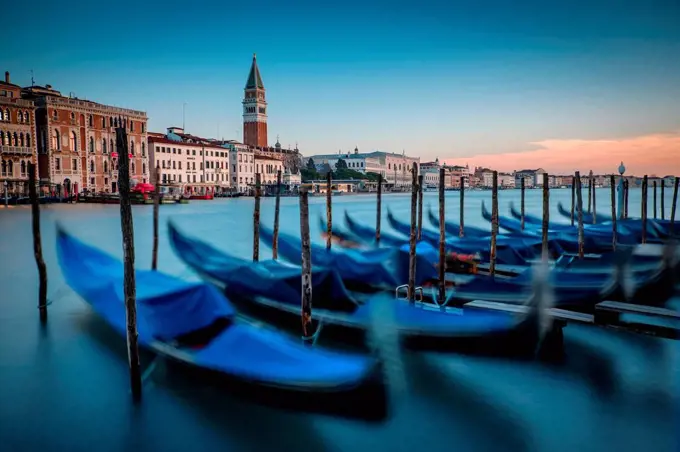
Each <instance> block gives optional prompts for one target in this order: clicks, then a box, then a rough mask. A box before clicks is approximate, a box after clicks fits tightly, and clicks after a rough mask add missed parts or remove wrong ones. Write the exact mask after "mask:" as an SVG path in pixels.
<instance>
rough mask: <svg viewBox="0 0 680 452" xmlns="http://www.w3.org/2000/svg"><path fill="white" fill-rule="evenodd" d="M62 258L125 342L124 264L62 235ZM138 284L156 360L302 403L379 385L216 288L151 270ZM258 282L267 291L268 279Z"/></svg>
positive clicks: (341, 356)
mask: <svg viewBox="0 0 680 452" xmlns="http://www.w3.org/2000/svg"><path fill="white" fill-rule="evenodd" d="M57 254H58V259H59V264H60V266H61V270H62V272H63V274H64V277H65V279H66V281H67V283H68V284H69V285H70V286H71V287H72V288H73V290H74V291H75V292H76V293H77V294H78V295H80V296H81V297H82V298H83V299H84V300H85V301H86V302H88V303H89V304H90V305H91V306H92V308H93V309H94V311H95V312H96V313H97V314H98V315H99V316H100V317H102V318H103V319H104V320H105V321H106V322H107V323H108V324H109V325H111V326H112V327H113V328H114V329H115V330H116V332H118V333H119V334H121V335H123V336H124V335H125V334H126V312H125V304H124V296H123V276H124V275H123V264H122V263H121V262H120V261H119V260H118V259H115V258H114V257H112V256H110V255H107V254H105V253H103V252H102V251H100V250H98V249H96V248H93V247H91V246H89V245H86V244H84V243H83V242H81V241H79V240H77V239H76V238H74V237H72V236H70V235H68V234H67V233H65V232H64V231H63V230H59V231H58V236H57ZM135 278H136V294H137V300H136V303H137V329H138V333H139V344H140V346H141V347H144V348H146V349H149V350H151V351H153V352H155V353H156V354H158V355H162V356H164V357H167V358H171V359H172V360H174V361H178V362H180V363H182V364H185V365H188V366H189V367H192V368H194V369H196V368H198V369H200V370H203V371H206V372H207V373H209V374H211V375H218V376H221V377H223V378H226V381H229V382H231V383H232V384H233V385H238V386H239V387H240V388H242V387H244V386H243V385H245V387H247V388H251V389H253V390H254V392H259V391H276V392H275V393H277V394H284V395H285V394H297V396H296V397H298V400H299V401H300V403H302V401H301V400H300V394H313V397H329V396H330V395H335V396H337V395H338V394H341V395H342V394H348V393H350V392H351V391H354V390H356V388H357V387H359V386H361V385H363V384H364V383H367V382H369V381H371V380H373V379H374V378H375V373H376V368H377V366H379V365H378V363H377V361H376V360H375V359H374V358H372V357H370V356H366V355H360V354H354V353H344V352H342V353H341V352H334V351H329V350H324V349H321V348H310V347H307V346H306V345H304V344H302V343H301V342H300V341H299V340H294V339H292V338H290V337H288V336H286V335H283V334H282V333H279V332H277V331H275V330H271V329H268V328H264V327H260V326H255V325H253V324H251V323H248V322H246V321H245V320H243V319H241V318H239V317H236V316H235V311H234V308H233V307H232V306H231V304H230V302H229V301H228V300H227V299H226V298H225V297H224V296H223V295H222V294H221V293H220V292H219V291H218V290H217V289H216V288H215V287H214V286H212V285H209V284H205V283H196V282H187V281H183V280H180V279H177V278H175V277H172V276H169V275H165V274H162V273H159V272H154V271H150V270H136V271H135ZM298 281H299V279H298ZM252 282H253V284H254V285H257V286H262V285H264V284H266V283H267V280H266V279H262V280H255V279H253V280H252ZM298 285H299V282H298ZM301 398H302V399H305V398H308V397H307V396H304V397H301Z"/></svg>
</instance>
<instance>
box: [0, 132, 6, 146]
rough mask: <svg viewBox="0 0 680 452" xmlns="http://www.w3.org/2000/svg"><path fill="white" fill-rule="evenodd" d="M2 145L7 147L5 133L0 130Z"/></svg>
mask: <svg viewBox="0 0 680 452" xmlns="http://www.w3.org/2000/svg"><path fill="white" fill-rule="evenodd" d="M0 145H2V146H4V145H5V132H3V131H2V130H0Z"/></svg>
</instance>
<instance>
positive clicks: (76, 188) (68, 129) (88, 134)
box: [22, 85, 150, 195]
mask: <svg viewBox="0 0 680 452" xmlns="http://www.w3.org/2000/svg"><path fill="white" fill-rule="evenodd" d="M22 96H23V97H24V98H25V99H30V100H32V101H34V102H35V106H36V113H35V118H36V121H35V123H36V132H37V135H38V139H37V140H36V143H37V152H38V169H39V176H40V183H41V184H43V185H49V186H51V187H52V188H51V191H54V192H56V193H61V194H64V195H67V194H75V193H79V192H81V191H84V190H87V191H89V192H97V193H100V192H112V193H115V192H117V191H118V153H117V150H116V127H118V125H119V121H120V122H123V121H124V122H123V123H124V124H125V125H126V130H127V135H128V140H129V143H128V155H129V156H130V179H131V183H132V184H135V183H138V182H141V183H145V182H149V180H150V179H149V158H148V152H147V130H146V123H147V116H146V113H145V112H143V111H138V110H131V109H127V108H119V107H113V106H110V105H104V104H100V103H97V102H93V101H90V100H85V99H79V98H77V97H74V96H72V95H70V96H69V97H66V96H62V94H61V93H60V92H59V91H57V90H55V89H54V88H52V86H51V85H45V86H36V85H32V86H29V87H25V88H23V89H22Z"/></svg>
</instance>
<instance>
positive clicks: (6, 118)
mask: <svg viewBox="0 0 680 452" xmlns="http://www.w3.org/2000/svg"><path fill="white" fill-rule="evenodd" d="M9 118H10V116H9V108H5V121H9V120H10V119H9Z"/></svg>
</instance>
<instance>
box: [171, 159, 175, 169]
mask: <svg viewBox="0 0 680 452" xmlns="http://www.w3.org/2000/svg"><path fill="white" fill-rule="evenodd" d="M172 169H176V168H175V162H174V161H173V162H172Z"/></svg>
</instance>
